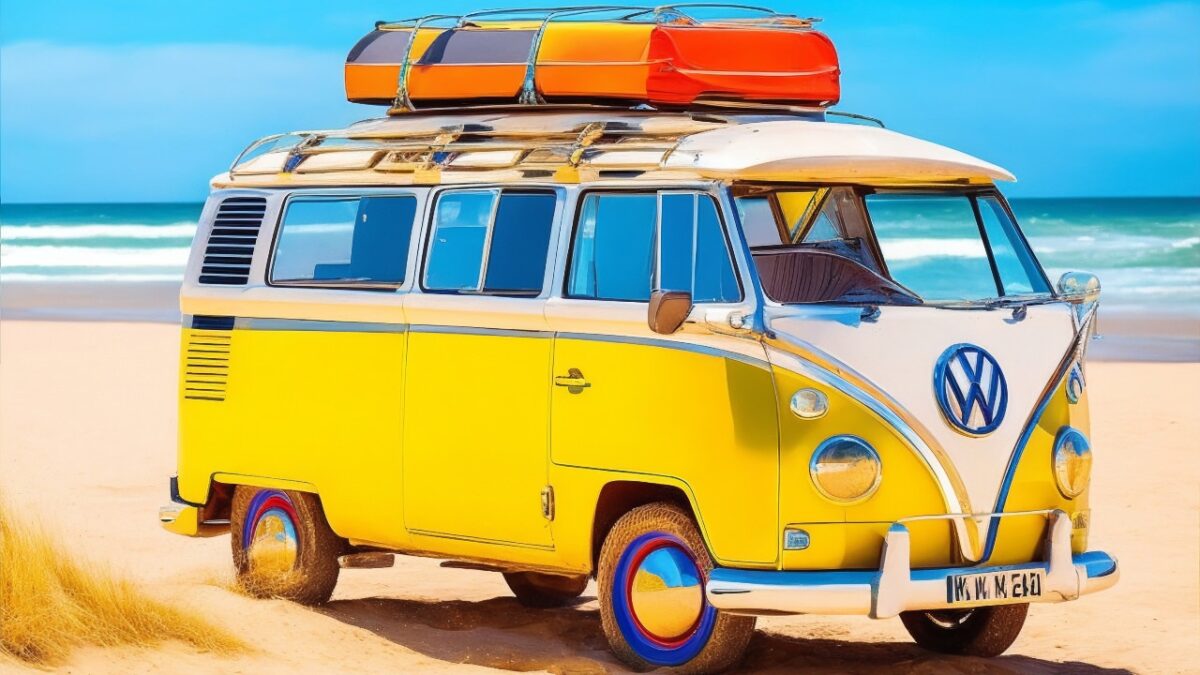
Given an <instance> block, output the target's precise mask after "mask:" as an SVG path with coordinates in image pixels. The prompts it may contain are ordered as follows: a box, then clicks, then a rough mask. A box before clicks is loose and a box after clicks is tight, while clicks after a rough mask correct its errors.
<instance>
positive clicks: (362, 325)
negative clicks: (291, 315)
mask: <svg viewBox="0 0 1200 675" xmlns="http://www.w3.org/2000/svg"><path fill="white" fill-rule="evenodd" d="M233 327H234V329H235V330H236V329H241V330H290V331H315V332H325V333H403V332H405V331H406V330H408V328H409V326H408V324H404V323H377V322H366V321H322V320H316V319H257V318H249V317H241V318H237V319H234V322H233Z"/></svg>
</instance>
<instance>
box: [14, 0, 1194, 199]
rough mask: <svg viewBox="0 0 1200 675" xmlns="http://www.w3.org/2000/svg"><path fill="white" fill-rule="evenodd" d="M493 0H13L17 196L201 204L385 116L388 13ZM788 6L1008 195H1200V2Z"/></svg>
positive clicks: (865, 78)
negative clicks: (353, 59)
mask: <svg viewBox="0 0 1200 675" xmlns="http://www.w3.org/2000/svg"><path fill="white" fill-rule="evenodd" d="M496 4H499V5H500V6H503V4H502V3H491V2H489V3H486V4H484V3H478V2H457V1H453V0H448V1H444V2H438V3H397V2H336V3H331V2H315V1H309V0H291V1H289V2H278V1H274V0H270V1H267V0H260V1H257V2H229V1H225V0H210V1H209V2H203V3H201V2H174V3H166V2H161V1H159V0H124V1H122V2H119V3H97V2H82V1H81V2H71V1H62V2H32V1H30V0H6V1H5V2H4V5H3V9H2V10H0V200H3V201H4V202H39V201H193V200H200V199H203V197H204V195H205V193H206V191H207V186H208V179H209V178H210V177H211V176H212V175H213V174H216V173H218V172H219V171H221V170H223V169H224V168H225V167H227V166H228V164H229V161H230V160H231V159H232V157H233V156H234V155H235V154H236V153H237V152H238V151H239V150H241V148H242V147H243V146H244V145H246V143H248V142H249V141H251V140H253V139H254V138H256V137H258V136H262V135H266V134H269V133H274V132H278V131H286V130H292V129H303V128H327V127H333V126H339V125H342V124H345V123H347V122H351V121H354V120H357V119H362V118H364V117H371V116H374V115H377V114H380V112H381V110H382V109H380V108H374V107H369V106H359V105H353V104H349V103H346V102H345V101H344V99H343V92H342V81H341V77H342V64H343V61H344V59H345V55H346V52H347V51H348V50H349V49H350V47H351V46H352V45H353V44H354V42H355V41H356V40H357V39H358V37H360V36H361V35H362V34H363V33H365V32H366V31H367V30H369V29H370V27H371V25H372V23H373V21H374V20H376V19H397V18H403V17H406V16H412V15H417V14H423V13H432V12H439V13H440V12H448V11H461V10H470V9H475V8H482V7H491V6H495V5H496ZM511 4H514V5H519V4H520V3H511ZM535 4H536V3H535ZM564 4H566V3H564ZM773 6H775V7H776V8H777V9H780V10H784V11H794V12H797V13H800V14H804V15H809V16H819V17H823V18H824V19H825V21H824V23H823V24H821V28H822V29H823V30H825V31H826V32H827V33H829V35H830V36H831V37H832V38H833V39H834V41H835V43H836V44H837V45H838V49H839V52H840V55H841V58H842V64H843V71H844V74H843V80H842V82H843V91H844V95H843V102H842V104H841V105H840V106H839V109H842V110H850V111H856V112H863V113H867V114H871V115H876V116H879V117H882V118H883V119H884V120H885V121H886V122H887V123H888V125H889V126H890V127H892V128H895V129H898V130H900V131H904V132H906V133H911V134H914V135H917V136H921V137H924V138H927V139H930V140H933V141H937V142H941V143H945V144H947V145H950V146H953V147H956V148H958V149H960V150H964V151H966V152H970V153H972V154H976V155H978V156H980V157H983V158H985V159H988V160H990V161H993V162H996V163H998V164H1001V165H1003V166H1005V167H1007V168H1009V169H1010V170H1012V171H1013V172H1014V173H1016V174H1017V176H1018V178H1019V179H1020V182H1019V183H1017V184H1015V185H1012V186H1010V187H1009V188H1008V189H1007V192H1008V193H1009V194H1010V195H1014V196H1091V195H1200V2H1121V3H1116V2H1107V3H1106V2H1016V1H1010V2H1003V3H1001V2H993V3H987V4H984V3H977V2H950V1H944V2H905V3H889V4H887V5H884V4H883V3H878V2H865V1H850V0H842V1H836V2H835V1H818V0H814V1H812V2H804V3H796V2H790V1H788V2H776V3H774V5H773Z"/></svg>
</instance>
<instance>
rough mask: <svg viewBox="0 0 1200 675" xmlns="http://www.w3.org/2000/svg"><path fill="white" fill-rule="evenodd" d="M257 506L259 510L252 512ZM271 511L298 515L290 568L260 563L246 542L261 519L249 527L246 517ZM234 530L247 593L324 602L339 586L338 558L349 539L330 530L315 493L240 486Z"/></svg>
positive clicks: (235, 496) (232, 518) (235, 498)
mask: <svg viewBox="0 0 1200 675" xmlns="http://www.w3.org/2000/svg"><path fill="white" fill-rule="evenodd" d="M284 502H286V504H285V503H284ZM263 504H266V505H267V508H264V507H263ZM272 505H274V506H272ZM289 506H290V510H289V509H288V507H289ZM252 509H254V510H256V511H257V513H255V514H251V513H250V511H251V510H252ZM272 510H273V511H274V513H275V514H276V517H278V514H279V513H280V512H286V514H287V516H289V517H291V516H293V515H294V523H293V525H294V534H295V535H296V540H297V542H296V545H295V547H294V550H295V558H294V563H293V564H292V565H291V568H290V569H282V568H271V569H265V568H266V565H265V564H260V563H256V562H255V560H256V559H257V558H255V556H252V555H251V551H250V546H251V544H252V542H246V541H243V538H245V533H246V532H250V533H251V535H250V536H251V537H252V538H253V537H254V533H256V532H257V526H258V523H257V522H256V523H254V524H250V525H249V526H248V523H247V521H248V520H249V519H251V518H255V519H256V521H258V520H262V519H263V518H264V517H267V516H268V512H270V511H272ZM229 529H230V534H231V539H232V546H233V564H234V568H235V569H236V572H237V582H238V585H239V586H240V587H241V588H242V589H244V590H245V591H246V592H247V593H249V594H250V595H254V596H256V597H275V598H283V599H285V600H291V601H293V602H298V603H301V604H305V605H319V604H322V603H324V602H327V601H328V600H329V597H330V596H331V595H332V594H333V588H334V586H336V585H337V578H338V570H339V567H338V560H337V559H338V556H339V555H341V554H342V553H343V552H345V550H346V541H345V540H344V539H342V538H341V537H338V536H337V535H336V534H334V533H333V530H331V529H329V523H328V522H326V520H325V512H324V510H323V509H322V508H321V501H320V499H318V498H317V496H316V495H314V494H310V493H307V492H295V491H293V490H266V489H262V488H255V487H249V486H245V485H239V486H238V487H237V488H236V489H235V490H234V493H233V505H232V508H231V513H230V528H229Z"/></svg>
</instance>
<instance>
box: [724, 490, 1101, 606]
mask: <svg viewBox="0 0 1200 675" xmlns="http://www.w3.org/2000/svg"><path fill="white" fill-rule="evenodd" d="M1047 539H1048V541H1047V546H1046V550H1047V551H1049V555H1048V559H1047V560H1046V561H1044V562H1036V563H1029V564H1025V565H1006V566H1000V567H956V568H941V569H927V570H913V569H911V567H910V565H909V560H910V556H909V534H908V528H907V527H905V526H904V525H901V524H899V523H897V524H894V525H892V526H891V528H890V529H889V530H888V533H887V536H886V538H885V539H884V544H883V556H882V559H881V561H880V565H879V569H878V570H851V571H833V572H785V571H774V570H737V569H729V568H717V569H714V570H713V571H712V573H711V574H710V575H709V579H708V583H707V585H706V586H705V591H706V595H707V596H708V601H709V602H710V603H711V604H712V605H713V606H714V607H716V608H717V609H719V610H723V611H727V612H732V613H735V614H761V615H772V614H859V615H866V616H870V617H871V618H874V619H886V618H889V617H893V616H896V615H898V614H899V613H900V612H905V611H909V610H929V609H946V608H951V607H961V606H963V605H956V604H953V603H951V602H950V600H949V592H948V588H947V586H948V582H947V580H948V579H949V578H950V577H952V576H954V575H959V574H980V573H988V572H1021V571H1029V570H1041V571H1042V572H1044V574H1045V582H1044V583H1045V586H1044V588H1043V589H1042V594H1041V596H1040V597H1037V598H1030V600H1029V601H1031V602H1061V601H1064V600H1074V599H1076V598H1078V597H1079V596H1081V595H1085V594H1087V593H1095V592H1096V591H1102V590H1104V589H1106V588H1108V587H1110V586H1112V585H1113V584H1115V583H1117V579H1118V578H1120V570H1119V569H1118V566H1117V561H1116V560H1115V559H1114V558H1113V557H1112V556H1110V555H1108V554H1107V553H1104V552H1103V551H1088V552H1087V553H1082V554H1080V555H1072V554H1071V519H1070V517H1069V516H1067V514H1066V513H1064V512H1062V511H1055V512H1054V513H1052V514H1050V527H1049V531H1048V537H1047ZM1010 601H1020V600H1010ZM983 604H986V603H983ZM996 604H999V603H996Z"/></svg>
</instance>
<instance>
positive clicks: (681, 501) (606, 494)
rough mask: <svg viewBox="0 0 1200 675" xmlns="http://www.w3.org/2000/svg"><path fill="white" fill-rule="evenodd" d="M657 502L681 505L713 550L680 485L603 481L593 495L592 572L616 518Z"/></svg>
mask: <svg viewBox="0 0 1200 675" xmlns="http://www.w3.org/2000/svg"><path fill="white" fill-rule="evenodd" d="M656 502H666V503H669V504H675V505H676V506H678V507H679V508H681V509H683V510H684V512H686V513H687V514H688V516H690V517H691V518H692V520H693V521H694V522H695V523H696V527H697V529H699V530H700V536H701V537H702V538H703V539H704V545H705V546H706V547H707V548H708V549H709V554H710V555H711V554H712V546H711V545H709V543H708V537H707V535H706V534H705V532H704V525H703V523H701V521H700V518H699V517H698V516H697V511H696V509H695V507H694V505H693V504H692V499H691V497H690V495H689V494H688V493H687V492H685V491H684V489H683V488H681V487H679V486H677V485H670V484H666V483H652V482H646V481H636V480H616V481H611V482H609V483H606V484H605V485H604V487H603V488H601V490H600V495H599V497H598V498H597V499H596V509H595V514H594V516H593V518H592V539H591V554H590V555H591V558H590V560H591V565H592V575H593V576H594V575H595V574H596V570H597V569H598V568H599V563H600V548H601V546H603V545H604V538H605V537H607V536H608V533H609V531H610V530H611V529H612V527H613V525H615V524H616V522H617V520H619V519H620V518H621V516H623V515H625V514H626V513H629V512H630V511H632V510H633V509H636V508H637V507H639V506H645V505H646V504H653V503H656Z"/></svg>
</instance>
